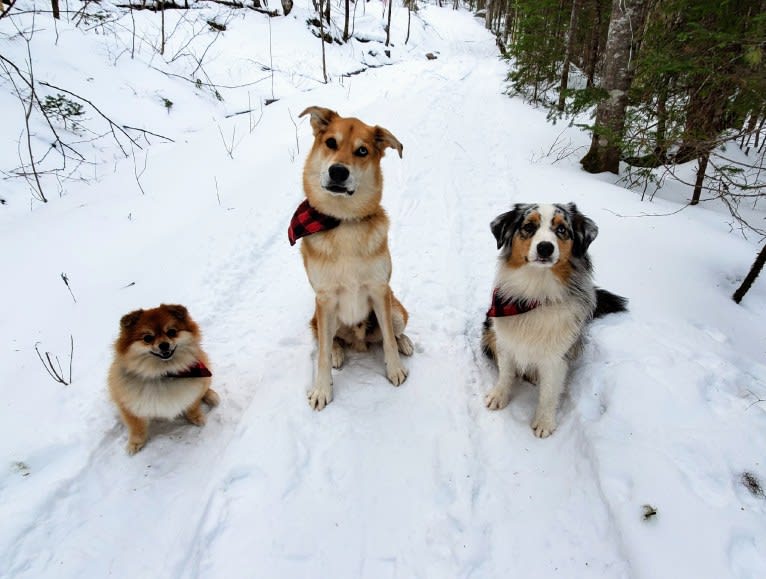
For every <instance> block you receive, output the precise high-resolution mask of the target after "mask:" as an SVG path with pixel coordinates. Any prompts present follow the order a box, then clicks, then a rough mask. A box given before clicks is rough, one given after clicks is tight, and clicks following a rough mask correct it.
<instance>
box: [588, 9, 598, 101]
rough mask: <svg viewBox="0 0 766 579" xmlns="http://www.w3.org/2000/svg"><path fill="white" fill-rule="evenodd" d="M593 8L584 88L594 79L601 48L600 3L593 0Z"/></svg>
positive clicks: (591, 83) (590, 85)
mask: <svg viewBox="0 0 766 579" xmlns="http://www.w3.org/2000/svg"><path fill="white" fill-rule="evenodd" d="M594 8H595V10H596V23H595V25H594V26H592V29H591V37H590V46H589V50H588V54H587V57H586V58H587V64H586V67H585V76H586V77H587V78H588V80H587V82H586V84H585V86H586V87H587V88H590V87H592V86H593V84H594V82H595V78H596V65H597V64H598V57H599V49H600V48H601V3H600V2H599V0H595V3H594Z"/></svg>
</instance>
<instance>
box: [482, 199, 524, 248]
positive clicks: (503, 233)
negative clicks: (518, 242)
mask: <svg viewBox="0 0 766 579" xmlns="http://www.w3.org/2000/svg"><path fill="white" fill-rule="evenodd" d="M523 217H524V211H523V206H522V205H521V204H519V203H517V204H516V205H514V207H513V209H511V210H510V211H506V212H505V213H501V214H500V215H498V216H497V217H495V218H494V219H493V220H492V223H490V225H489V227H490V229H491V230H492V235H494V236H495V240H496V241H497V248H498V249H500V248H501V247H503V246H504V245H507V246H508V248H509V249H510V247H511V243H512V242H513V236H514V234H515V233H516V231H518V229H519V227H520V225H521V221H522V219H523Z"/></svg>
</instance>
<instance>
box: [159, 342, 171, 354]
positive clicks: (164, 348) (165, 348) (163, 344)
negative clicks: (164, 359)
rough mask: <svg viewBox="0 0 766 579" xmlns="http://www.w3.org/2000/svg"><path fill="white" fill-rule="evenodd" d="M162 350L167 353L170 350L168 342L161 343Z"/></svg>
mask: <svg viewBox="0 0 766 579" xmlns="http://www.w3.org/2000/svg"><path fill="white" fill-rule="evenodd" d="M160 350H162V351H163V352H167V351H168V350H170V344H168V343H167V342H160Z"/></svg>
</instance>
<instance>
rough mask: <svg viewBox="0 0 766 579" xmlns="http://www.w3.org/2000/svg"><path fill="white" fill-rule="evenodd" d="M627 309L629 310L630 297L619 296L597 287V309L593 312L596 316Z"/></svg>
mask: <svg viewBox="0 0 766 579" xmlns="http://www.w3.org/2000/svg"><path fill="white" fill-rule="evenodd" d="M626 311H628V298H624V297H622V296H618V295H616V294H613V293H612V292H608V291H606V290H604V289H601V288H597V289H596V310H595V311H594V312H593V317H594V318H600V317H602V316H605V315H607V314H616V313H618V312H626Z"/></svg>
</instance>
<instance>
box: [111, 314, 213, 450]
mask: <svg viewBox="0 0 766 579" xmlns="http://www.w3.org/2000/svg"><path fill="white" fill-rule="evenodd" d="M201 339H202V336H201V333H200V330H199V326H198V325H197V323H196V322H195V321H194V320H193V319H192V318H191V316H189V313H188V311H187V310H186V308H185V307H184V306H180V305H166V304H162V305H160V306H159V307H157V308H153V309H149V310H136V311H133V312H131V313H129V314H126V315H125V316H123V317H122V319H121V320H120V335H119V337H118V338H117V340H116V342H115V344H114V352H115V355H114V360H113V362H112V365H111V368H110V370H109V377H108V385H109V393H110V395H111V398H112V400H113V401H114V403H115V405H116V406H117V409H118V410H119V413H120V416H121V418H122V421H123V423H124V424H125V426H126V428H127V429H128V445H127V451H128V453H129V454H135V453H136V452H138V451H139V450H141V449H142V448H143V447H144V445H145V444H146V441H147V439H148V435H149V422H150V420H151V419H152V418H173V417H175V416H177V415H179V414H183V415H184V416H185V417H186V419H187V420H188V421H189V422H191V423H192V424H195V425H197V426H203V425H204V424H205V420H206V419H205V413H204V411H203V410H202V407H201V403H202V402H205V403H207V404H208V405H210V406H216V405H217V404H218V402H219V397H218V394H217V393H216V392H215V390H213V389H212V388H210V382H211V379H210V378H209V377H189V378H173V377H169V376H168V375H169V374H174V373H178V372H181V371H183V370H185V369H187V368H189V367H190V366H192V365H193V364H194V363H196V362H202V363H203V364H204V365H205V366H207V367H209V366H210V361H209V359H208V357H207V354H205V352H204V350H202V347H201ZM163 349H166V350H167V351H168V352H172V353H171V354H170V355H169V356H166V357H162V356H161V354H162V353H163Z"/></svg>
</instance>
